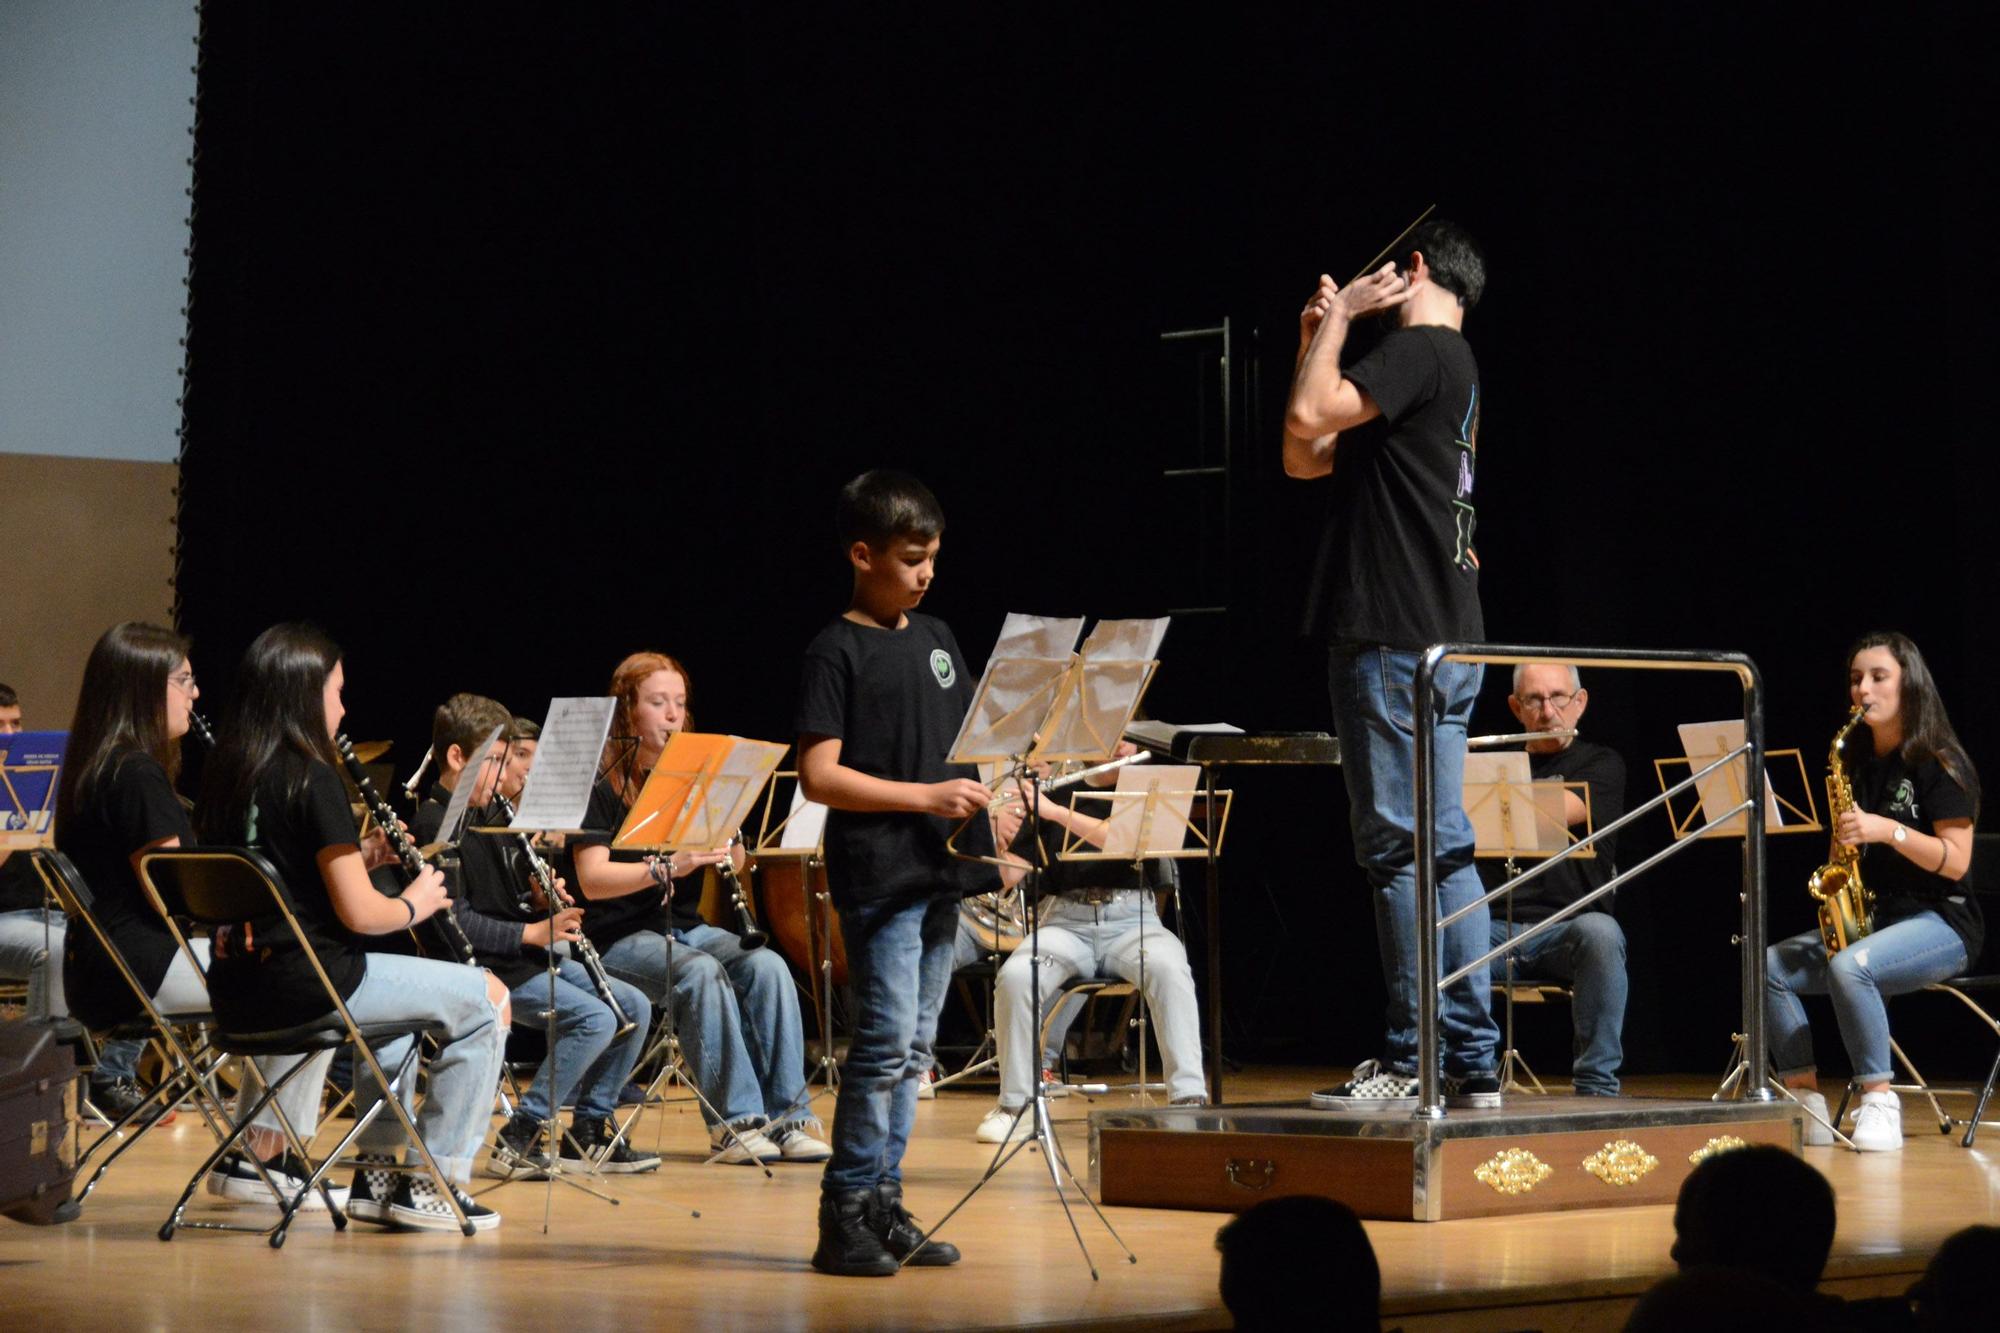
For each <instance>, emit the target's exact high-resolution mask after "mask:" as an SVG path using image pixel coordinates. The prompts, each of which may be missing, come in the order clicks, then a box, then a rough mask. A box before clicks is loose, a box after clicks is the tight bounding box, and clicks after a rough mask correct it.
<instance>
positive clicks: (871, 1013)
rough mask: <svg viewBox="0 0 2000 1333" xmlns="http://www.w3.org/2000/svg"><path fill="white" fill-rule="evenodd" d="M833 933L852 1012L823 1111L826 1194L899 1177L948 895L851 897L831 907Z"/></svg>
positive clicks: (954, 904)
mask: <svg viewBox="0 0 2000 1333" xmlns="http://www.w3.org/2000/svg"><path fill="white" fill-rule="evenodd" d="M840 931H841V935H842V936H843V938H844V939H845V940H846V943H847V977H848V981H849V983H850V984H851V985H852V987H853V990H854V1009H855V1014H854V1032H853V1035H852V1037H851V1038H850V1040H849V1042H848V1047H847V1059H846V1061H845V1062H844V1063H843V1064H842V1065H841V1067H840V1095H839V1098H838V1100H836V1101H835V1103H834V1108H833V1158H832V1160H830V1161H829V1162H827V1164H826V1174H825V1175H823V1176H821V1177H820V1185H819V1187H820V1191H821V1192H822V1193H824V1194H835V1195H838V1194H848V1193H852V1192H853V1191H856V1190H866V1189H873V1188H874V1187H875V1186H876V1185H877V1184H878V1183H880V1182H882V1181H885V1180H886V1181H898V1182H900V1181H901V1180H902V1178H903V1150H904V1149H905V1148H907V1147H909V1144H910V1130H911V1128H912V1127H913V1126H914V1125H915V1124H916V1120H917V1089H918V1088H920V1087H921V1086H922V1085H923V1080H924V1073H925V1071H927V1070H928V1069H930V1068H931V1066H932V1065H934V1064H935V1063H936V1062H937V1052H936V1049H935V1043H936V1041H937V1023H938V1011H939V1010H940V1009H942V1008H943V1007H944V996H945V991H946V990H947V989H948V988H949V987H950V986H951V956H952V941H953V938H954V937H955V936H956V935H957V932H958V900H957V899H956V898H951V897H938V898H919V899H917V900H916V901H914V902H911V901H909V900H907V899H905V900H900V901H897V900H891V901H887V902H871V903H860V904H857V905H856V906H854V907H852V908H842V909H841V912H840Z"/></svg>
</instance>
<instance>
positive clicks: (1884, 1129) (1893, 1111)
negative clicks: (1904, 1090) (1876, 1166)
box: [1848, 1088, 1903, 1152]
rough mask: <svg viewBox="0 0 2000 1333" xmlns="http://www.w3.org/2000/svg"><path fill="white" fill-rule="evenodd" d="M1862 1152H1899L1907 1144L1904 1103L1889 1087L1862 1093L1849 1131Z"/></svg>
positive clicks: (1855, 1144)
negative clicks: (1859, 1105)
mask: <svg viewBox="0 0 2000 1333" xmlns="http://www.w3.org/2000/svg"><path fill="white" fill-rule="evenodd" d="M1848 1137H1849V1138H1851V1139H1853V1140H1854V1146H1855V1147H1856V1148H1858V1149H1860V1150H1861V1151H1862V1152H1895V1151H1897V1150H1898V1149H1900V1148H1901V1147H1902V1146H1903V1103H1902V1102H1901V1101H1900V1100H1898V1099H1897V1097H1896V1094H1895V1093H1893V1092H1890V1091H1889V1090H1888V1089H1886V1088H1885V1089H1883V1090H1882V1091H1881V1092H1864V1093H1862V1094H1861V1109H1860V1110H1858V1111H1856V1112H1855V1113H1854V1132H1853V1133H1852V1134H1849V1135H1848Z"/></svg>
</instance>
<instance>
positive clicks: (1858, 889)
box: [1806, 704, 1875, 956]
mask: <svg viewBox="0 0 2000 1333" xmlns="http://www.w3.org/2000/svg"><path fill="white" fill-rule="evenodd" d="M1866 712H1867V709H1865V708H1863V707H1862V706H1861V705H1859V704H1856V705H1855V707H1854V711H1853V712H1852V713H1851V714H1849V715H1848V718H1847V725H1846V726H1844V727H1842V728H1841V729H1840V730H1839V731H1837V732H1835V733H1834V737H1833V745H1832V746H1831V747H1830V748H1829V749H1828V750H1827V753H1826V815H1827V822H1828V823H1838V822H1839V820H1840V817H1841V816H1842V815H1844V814H1846V813H1847V812H1848V811H1849V810H1852V809H1853V808H1854V784H1853V783H1852V782H1851V781H1849V780H1848V777H1847V768H1846V765H1844V764H1842V763H1841V762H1840V751H1841V747H1842V746H1844V745H1845V744H1846V743H1847V737H1848V733H1850V732H1852V731H1853V730H1854V729H1855V728H1856V727H1857V726H1859V725H1861V718H1862V715H1863V714H1864V713H1866ZM1827 855H1828V856H1829V857H1830V858H1831V859H1830V860H1829V861H1828V862H1827V863H1826V864H1825V865H1823V866H1821V867H1820V868H1819V869H1818V870H1815V871H1813V874H1812V879H1811V880H1810V881H1808V882H1807V884H1806V892H1807V893H1810V894H1811V895H1812V896H1813V901H1814V902H1817V903H1818V904H1819V937H1820V942H1821V943H1823V944H1825V945H1826V951H1827V953H1828V955H1829V956H1830V955H1833V954H1837V953H1839V952H1840V951H1841V950H1842V949H1845V948H1846V947H1847V946H1848V945H1850V944H1852V943H1854V942H1855V941H1856V940H1858V939H1860V938H1861V937H1862V936H1864V935H1866V934H1868V932H1870V931H1871V930H1873V929H1875V895H1874V894H1872V893H1870V892H1869V891H1868V889H1867V886H1865V885H1864V884H1862V882H1861V849H1860V848H1859V847H1848V846H1844V845H1843V844H1842V843H1841V841H1840V839H1839V837H1838V836H1836V837H1835V838H1834V839H1833V850H1832V851H1831V852H1829V853H1828V854H1827Z"/></svg>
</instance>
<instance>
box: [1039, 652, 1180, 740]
mask: <svg viewBox="0 0 2000 1333" xmlns="http://www.w3.org/2000/svg"><path fill="white" fill-rule="evenodd" d="M1152 671H1153V663H1152V661H1151V659H1147V660H1145V661H1130V660H1116V661H1095V660H1093V659H1091V658H1085V659H1083V663H1082V666H1081V668H1080V670H1079V671H1078V673H1077V675H1076V677H1075V679H1076V681H1077V686H1076V697H1075V699H1074V700H1073V703H1074V706H1073V707H1071V708H1068V709H1066V710H1064V712H1063V714H1062V720H1061V721H1060V722H1059V723H1058V724H1057V726H1056V727H1055V729H1054V730H1052V731H1050V732H1047V733H1046V734H1044V735H1043V736H1042V745H1041V750H1040V753H1041V754H1042V755H1044V756H1046V757H1047V758H1050V759H1109V758H1110V757H1111V751H1112V749H1113V748H1114V747H1115V746H1116V745H1117V744H1118V742H1119V741H1120V740H1122V739H1123V738H1124V735H1125V727H1126V724H1127V723H1129V722H1130V721H1131V720H1132V714H1133V712H1134V710H1136V709H1137V708H1138V707H1139V700H1140V699H1141V697H1143V696H1144V694H1145V692H1146V685H1147V683H1148V682H1149V681H1150V680H1151V679H1152Z"/></svg>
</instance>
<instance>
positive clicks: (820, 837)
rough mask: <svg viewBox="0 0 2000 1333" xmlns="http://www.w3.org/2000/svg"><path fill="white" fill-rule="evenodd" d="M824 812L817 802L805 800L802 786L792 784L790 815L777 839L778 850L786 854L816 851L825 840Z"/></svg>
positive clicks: (804, 790)
mask: <svg viewBox="0 0 2000 1333" xmlns="http://www.w3.org/2000/svg"><path fill="white" fill-rule="evenodd" d="M826 810H827V808H826V807H825V806H823V805H821V804H820V803H819V802H818V801H808V800H807V799H806V789H805V787H804V786H802V785H801V784H799V783H796V782H795V783H793V784H792V813H791V815H790V817H789V818H787V819H786V820H785V828H784V833H783V835H782V836H780V837H779V839H778V846H779V848H780V849H781V850H783V851H787V852H810V851H815V850H817V849H818V848H819V845H820V843H821V842H823V841H824V840H825V839H826Z"/></svg>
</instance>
